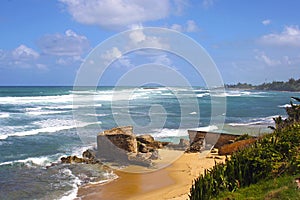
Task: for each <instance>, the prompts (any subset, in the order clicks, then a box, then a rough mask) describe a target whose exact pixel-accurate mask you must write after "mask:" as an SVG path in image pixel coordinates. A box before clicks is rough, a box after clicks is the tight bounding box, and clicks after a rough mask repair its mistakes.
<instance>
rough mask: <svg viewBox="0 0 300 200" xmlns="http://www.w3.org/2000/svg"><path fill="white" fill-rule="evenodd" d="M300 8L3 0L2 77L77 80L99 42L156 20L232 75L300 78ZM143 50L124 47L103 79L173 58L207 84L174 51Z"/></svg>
mask: <svg viewBox="0 0 300 200" xmlns="http://www.w3.org/2000/svg"><path fill="white" fill-rule="evenodd" d="M299 8H300V1H298V0H287V1H283V0H252V1H240V0H229V1H225V0H198V1H196V0H89V1H85V0H57V1H55V0H43V1H42V0H22V1H18V0H3V1H1V3H0V31H1V37H0V85H73V83H74V80H75V78H76V74H77V72H78V70H79V68H80V65H81V64H82V62H83V61H84V59H85V58H86V56H87V55H88V54H89V52H90V51H91V50H92V49H94V48H95V47H96V46H97V45H98V44H100V43H101V42H103V41H105V40H106V39H108V38H109V37H111V36H113V35H115V34H118V33H119V32H121V31H124V30H130V29H133V28H134V27H139V28H141V27H148V26H151V27H163V28H169V29H174V30H176V31H179V32H182V33H184V34H186V35H187V36H189V37H191V38H192V39H193V40H195V41H196V42H198V43H199V44H200V45H202V46H203V48H204V49H205V50H206V51H207V52H208V54H209V55H210V56H211V57H212V59H213V60H214V62H215V63H216V65H217V67H218V69H219V71H220V73H221V76H222V78H223V80H224V82H225V83H237V82H249V83H253V84H259V83H263V82H270V81H273V80H288V79H289V78H291V77H293V78H295V79H298V78H300V68H299V67H300V29H299V26H300V20H299V19H300V12H299ZM158 41H159V40H158ZM112 50H114V51H112V52H111V53H113V54H115V55H116V54H117V55H118V53H119V51H118V49H113V48H112ZM141 55H142V54H136V53H132V54H131V55H118V56H117V58H119V59H118V60H117V61H116V62H114V63H113V64H111V66H110V67H109V70H108V72H107V73H106V74H107V75H106V77H104V79H103V84H104V85H114V84H115V82H116V81H117V79H118V78H119V77H120V76H121V75H122V74H124V73H126V72H128V71H130V69H131V68H134V67H136V66H137V65H140V64H141V63H149V62H154V63H157V64H164V65H170V66H171V67H174V68H175V69H176V70H178V71H179V72H180V73H182V74H183V75H184V76H185V77H186V78H187V79H188V80H189V81H190V83H191V84H193V85H200V84H201V81H199V80H200V79H201V77H200V78H199V77H197V76H195V75H194V74H193V73H192V71H191V70H190V67H188V64H187V63H186V62H185V61H183V60H181V59H178V58H176V57H175V56H173V55H170V54H168V53H160V54H158V53H155V56H154V55H151V56H149V55H147V54H145V55H144V57H143V56H141ZM141 60H142V61H143V62H141Z"/></svg>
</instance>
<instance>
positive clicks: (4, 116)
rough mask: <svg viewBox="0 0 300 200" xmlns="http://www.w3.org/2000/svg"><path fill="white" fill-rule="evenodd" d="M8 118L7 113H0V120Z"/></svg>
mask: <svg viewBox="0 0 300 200" xmlns="http://www.w3.org/2000/svg"><path fill="white" fill-rule="evenodd" d="M9 116H10V115H9V113H0V118H8V117H9Z"/></svg>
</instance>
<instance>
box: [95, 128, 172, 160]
mask: <svg viewBox="0 0 300 200" xmlns="http://www.w3.org/2000/svg"><path fill="white" fill-rule="evenodd" d="M168 144H169V142H160V141H156V140H155V139H154V138H153V137H152V136H151V135H139V136H135V134H134V133H133V127H132V126H123V127H116V128H113V129H110V130H106V131H103V132H102V133H100V134H98V136H97V146H98V152H97V156H98V157H99V158H100V159H101V160H104V161H108V162H116V163H121V164H135V165H142V166H151V165H152V161H151V160H156V159H159V158H160V157H159V153H158V151H157V149H161V148H164V147H165V146H166V145H168Z"/></svg>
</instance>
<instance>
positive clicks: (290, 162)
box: [189, 98, 300, 200]
mask: <svg viewBox="0 0 300 200" xmlns="http://www.w3.org/2000/svg"><path fill="white" fill-rule="evenodd" d="M294 99H296V100H297V98H294ZM298 100H300V99H298ZM299 110H300V105H294V104H293V105H292V107H291V108H287V113H288V118H287V119H285V120H282V118H281V117H278V118H275V119H274V120H275V123H276V127H273V129H274V131H273V133H271V134H267V135H265V136H262V137H261V138H260V139H259V140H258V141H257V142H255V143H254V144H253V145H251V146H249V147H248V148H245V149H243V150H240V151H238V152H236V153H234V154H233V155H232V156H231V158H230V159H227V160H226V162H225V164H218V165H215V167H213V168H212V169H211V170H206V171H205V173H204V174H203V175H201V176H200V177H198V178H197V179H195V180H194V184H193V185H192V187H191V189H190V195H189V197H190V199H191V200H201V199H211V198H213V197H217V195H218V194H219V193H220V192H226V191H228V192H234V191H237V190H239V189H240V188H245V187H248V186H250V185H251V184H255V183H258V182H260V181H262V180H269V179H274V178H277V177H280V176H282V175H293V174H299V173H300V111H299Z"/></svg>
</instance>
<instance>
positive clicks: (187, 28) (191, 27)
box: [170, 20, 199, 32]
mask: <svg viewBox="0 0 300 200" xmlns="http://www.w3.org/2000/svg"><path fill="white" fill-rule="evenodd" d="M170 28H171V29H173V30H175V31H179V32H197V31H198V30H199V28H198V26H197V24H196V22H195V21H193V20H188V21H187V22H186V24H185V25H183V26H182V25H179V24H173V25H172V26H171V27H170Z"/></svg>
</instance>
